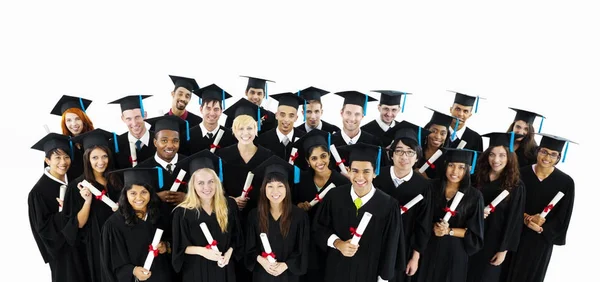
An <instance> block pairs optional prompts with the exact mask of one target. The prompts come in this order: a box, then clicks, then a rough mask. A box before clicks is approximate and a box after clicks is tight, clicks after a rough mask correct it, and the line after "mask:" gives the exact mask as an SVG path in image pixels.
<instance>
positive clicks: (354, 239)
mask: <svg viewBox="0 0 600 282" xmlns="http://www.w3.org/2000/svg"><path fill="white" fill-rule="evenodd" d="M372 216H373V215H372V214H371V213H369V212H365V213H364V214H363V216H362V218H361V219H360V222H359V223H358V227H356V231H355V232H354V236H352V240H350V244H352V245H355V246H356V245H358V241H360V238H361V237H362V235H363V233H364V232H365V229H366V228H367V225H368V224H369V221H370V220H371V217H372Z"/></svg>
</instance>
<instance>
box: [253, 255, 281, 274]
mask: <svg viewBox="0 0 600 282" xmlns="http://www.w3.org/2000/svg"><path fill="white" fill-rule="evenodd" d="M256 261H257V262H258V263H259V264H260V265H261V266H262V267H263V269H264V270H265V271H266V272H267V273H269V274H271V275H273V276H277V275H275V274H276V272H274V271H273V270H272V269H271V265H273V264H271V263H270V262H269V260H268V259H266V258H264V257H262V256H257V257H256Z"/></svg>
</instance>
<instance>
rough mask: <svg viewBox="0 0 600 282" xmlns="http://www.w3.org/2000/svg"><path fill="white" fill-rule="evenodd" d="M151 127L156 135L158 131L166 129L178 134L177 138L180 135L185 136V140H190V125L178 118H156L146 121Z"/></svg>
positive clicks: (180, 136)
mask: <svg viewBox="0 0 600 282" xmlns="http://www.w3.org/2000/svg"><path fill="white" fill-rule="evenodd" d="M146 121H147V122H148V123H149V124H150V125H151V126H152V130H153V131H154V134H158V132H159V131H161V130H164V129H167V130H173V131H177V132H179V138H180V139H183V138H182V135H183V136H185V140H186V141H189V140H190V124H189V122H188V121H187V120H184V119H182V118H180V117H178V116H175V115H172V116H158V117H153V118H150V119H147V120H146Z"/></svg>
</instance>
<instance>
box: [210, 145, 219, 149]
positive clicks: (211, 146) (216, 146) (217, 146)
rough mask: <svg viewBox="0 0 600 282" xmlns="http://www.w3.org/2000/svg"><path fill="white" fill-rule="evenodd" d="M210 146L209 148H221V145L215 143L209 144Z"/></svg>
mask: <svg viewBox="0 0 600 282" xmlns="http://www.w3.org/2000/svg"><path fill="white" fill-rule="evenodd" d="M210 148H211V149H221V146H219V145H215V144H210Z"/></svg>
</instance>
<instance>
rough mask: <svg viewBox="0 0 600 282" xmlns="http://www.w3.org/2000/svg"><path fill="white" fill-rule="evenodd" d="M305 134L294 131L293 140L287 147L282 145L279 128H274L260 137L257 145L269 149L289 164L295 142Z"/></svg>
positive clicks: (300, 131) (301, 131)
mask: <svg viewBox="0 0 600 282" xmlns="http://www.w3.org/2000/svg"><path fill="white" fill-rule="evenodd" d="M304 134H306V132H304V131H303V130H296V129H294V133H293V137H292V140H290V142H289V143H288V144H287V146H285V145H283V143H281V140H279V136H277V128H274V129H271V130H269V131H267V132H265V133H263V134H261V135H260V136H258V138H257V139H256V142H255V144H257V145H261V146H263V147H265V148H269V150H271V152H273V154H275V155H276V156H278V157H280V158H281V159H283V160H284V161H286V162H287V161H288V160H289V159H290V153H291V152H292V148H293V143H294V141H295V140H296V139H298V138H300V137H302V135H304Z"/></svg>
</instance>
